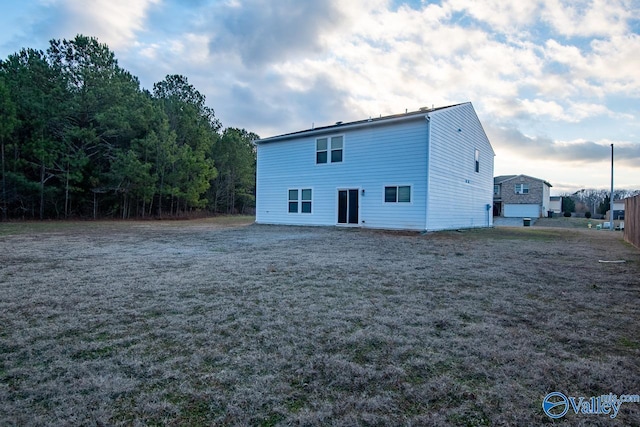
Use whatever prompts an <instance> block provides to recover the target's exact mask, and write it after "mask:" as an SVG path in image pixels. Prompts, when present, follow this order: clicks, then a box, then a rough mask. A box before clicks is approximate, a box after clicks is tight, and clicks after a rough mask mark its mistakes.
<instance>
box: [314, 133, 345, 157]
mask: <svg viewBox="0 0 640 427" xmlns="http://www.w3.org/2000/svg"><path fill="white" fill-rule="evenodd" d="M343 149H344V137H343V136H342V135H339V136H331V137H326V138H318V139H316V164H322V163H340V162H342V151H343Z"/></svg>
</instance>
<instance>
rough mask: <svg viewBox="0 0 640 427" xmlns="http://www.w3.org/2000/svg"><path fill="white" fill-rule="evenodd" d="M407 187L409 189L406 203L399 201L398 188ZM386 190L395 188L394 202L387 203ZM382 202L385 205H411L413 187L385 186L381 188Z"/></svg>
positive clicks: (403, 185) (407, 185)
mask: <svg viewBox="0 0 640 427" xmlns="http://www.w3.org/2000/svg"><path fill="white" fill-rule="evenodd" d="M401 187H408V188H409V200H408V201H400V200H399V195H400V188H401ZM387 188H395V189H396V197H395V198H396V200H395V201H394V202H388V201H387ZM382 202H383V203H384V204H385V205H412V204H413V185H412V184H385V185H384V186H383V188H382Z"/></svg>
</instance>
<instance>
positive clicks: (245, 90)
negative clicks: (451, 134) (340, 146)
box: [0, 0, 640, 194]
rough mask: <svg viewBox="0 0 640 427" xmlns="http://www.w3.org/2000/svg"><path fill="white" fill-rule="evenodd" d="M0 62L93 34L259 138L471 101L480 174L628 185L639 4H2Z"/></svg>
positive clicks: (143, 73)
mask: <svg viewBox="0 0 640 427" xmlns="http://www.w3.org/2000/svg"><path fill="white" fill-rule="evenodd" d="M0 12H1V13H0V58H2V59H5V58H6V57H7V56H8V55H10V54H12V53H14V52H17V51H19V50H20V49H21V48H22V47H32V48H37V49H43V50H45V49H46V48H47V47H48V41H49V40H50V39H52V38H56V39H61V38H67V39H68V38H73V37H74V36H75V35H76V34H78V33H81V34H85V35H90V36H95V37H98V39H99V40H100V41H101V42H102V43H106V44H108V45H109V47H110V48H111V49H112V50H113V51H114V52H115V53H116V57H117V58H118V60H119V63H120V65H121V66H122V67H123V68H125V69H127V70H129V71H130V72H131V73H133V74H134V75H136V76H138V77H139V79H140V81H141V84H142V86H143V87H145V88H147V89H151V88H152V87H153V83H154V82H157V81H160V80H162V79H163V78H164V77H165V75H167V74H183V75H185V76H187V77H188V79H189V81H190V82H191V83H192V84H193V85H194V86H195V87H196V88H197V89H198V90H199V91H200V92H202V93H203V94H205V95H206V97H207V103H208V104H209V106H210V107H212V108H214V109H215V111H216V115H217V116H218V117H219V118H220V120H221V121H222V123H223V125H224V126H225V127H241V128H245V129H247V130H250V131H253V132H256V133H258V134H259V135H260V136H262V137H267V136H273V135H277V134H281V133H287V132H292V131H298V130H302V129H307V128H310V127H311V126H312V124H315V126H322V125H327V124H332V123H335V122H336V121H345V122H346V121H350V120H360V119H364V118H368V117H370V116H379V115H380V114H382V115H386V114H395V113H401V112H404V111H405V110H406V109H408V110H409V111H415V110H417V109H419V108H420V107H423V106H429V107H431V106H436V107H438V106H445V105H450V104H455V103H460V102H467V101H471V102H472V103H473V105H474V107H475V109H476V111H477V113H478V116H479V117H480V120H481V122H482V123H483V126H484V128H485V131H486V133H487V135H488V136H489V139H490V141H491V143H492V145H493V147H494V150H495V151H496V154H497V156H496V159H495V175H503V174H518V173H524V174H527V175H532V176H535V177H538V178H543V179H546V180H548V181H549V182H551V184H552V185H553V188H552V194H561V193H563V192H566V191H574V190H577V189H580V188H608V187H609V185H610V160H611V157H610V155H611V147H610V145H611V144H614V147H615V187H616V188H631V189H640V120H639V119H640V0H526V1H523V0H441V1H431V0H413V1H399V0H348V1H347V0H17V1H13V0H4V1H3V2H2V5H1V6H0Z"/></svg>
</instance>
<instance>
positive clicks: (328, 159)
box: [315, 134, 346, 165]
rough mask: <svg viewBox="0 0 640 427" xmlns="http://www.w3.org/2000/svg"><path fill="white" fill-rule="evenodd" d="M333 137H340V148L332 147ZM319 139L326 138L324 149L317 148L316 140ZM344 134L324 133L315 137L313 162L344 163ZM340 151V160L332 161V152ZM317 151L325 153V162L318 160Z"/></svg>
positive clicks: (323, 163) (321, 163) (318, 163)
mask: <svg viewBox="0 0 640 427" xmlns="http://www.w3.org/2000/svg"><path fill="white" fill-rule="evenodd" d="M334 138H341V139H342V146H341V148H332V144H333V139H334ZM321 139H326V140H327V147H326V149H324V150H318V141H319V140H321ZM345 139H346V138H345V135H344V134H334V135H325V136H320V137H318V138H316V139H315V152H316V158H315V164H316V165H330V164H333V163H344V146H345ZM338 151H340V160H339V161H333V153H334V152H338ZM319 153H325V155H326V161H325V162H318V154H319Z"/></svg>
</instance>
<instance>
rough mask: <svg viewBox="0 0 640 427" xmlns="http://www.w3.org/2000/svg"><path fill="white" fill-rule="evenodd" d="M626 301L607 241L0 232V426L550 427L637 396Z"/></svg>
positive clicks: (98, 228) (314, 232)
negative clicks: (556, 397)
mask: <svg viewBox="0 0 640 427" xmlns="http://www.w3.org/2000/svg"><path fill="white" fill-rule="evenodd" d="M599 260H607V261H613V260H624V261H625V262H624V263H600V262H598V261H599ZM639 303H640V252H639V251H638V250H637V249H635V248H633V247H631V246H630V245H628V244H626V243H624V242H623V241H622V237H621V234H620V233H619V232H617V233H616V232H610V231H596V230H587V229H584V228H573V229H564V228H545V227H537V226H536V227H530V228H496V229H487V230H474V231H465V232H440V233H432V234H427V235H420V234H415V233H400V232H381V231H370V230H362V229H340V228H307V227H281V226H260V225H252V224H250V219H249V220H247V218H240V219H224V220H217V219H216V220H197V221H181V222H159V221H158V222H151V221H149V222H75V223H26V224H24V223H23V224H2V223H0V425H25V426H26V425H28V426H44V425H48V426H49V425H50V426H59V425H189V426H191V425H261V426H270V425H345V426H347V425H348V426H352V425H381V426H382V425H438V426H441V425H461V426H475V425H541V424H551V423H552V420H551V419H550V418H549V417H547V416H546V415H545V414H544V413H543V411H542V407H541V402H542V399H543V397H544V396H545V395H546V394H547V393H549V392H552V391H559V392H563V393H565V394H567V395H570V396H585V397H591V396H596V395H601V394H609V393H614V394H618V395H619V394H640V327H639V325H640V304H639ZM555 424H563V425H564V424H568V425H606V426H609V425H640V403H625V404H623V405H622V407H621V409H620V413H619V414H618V416H617V417H616V418H615V419H613V420H612V419H610V418H609V417H608V416H606V415H582V414H578V415H576V414H574V413H573V412H572V411H570V412H569V413H568V414H567V415H566V416H565V417H564V418H563V419H562V420H561V421H556V422H555Z"/></svg>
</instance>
